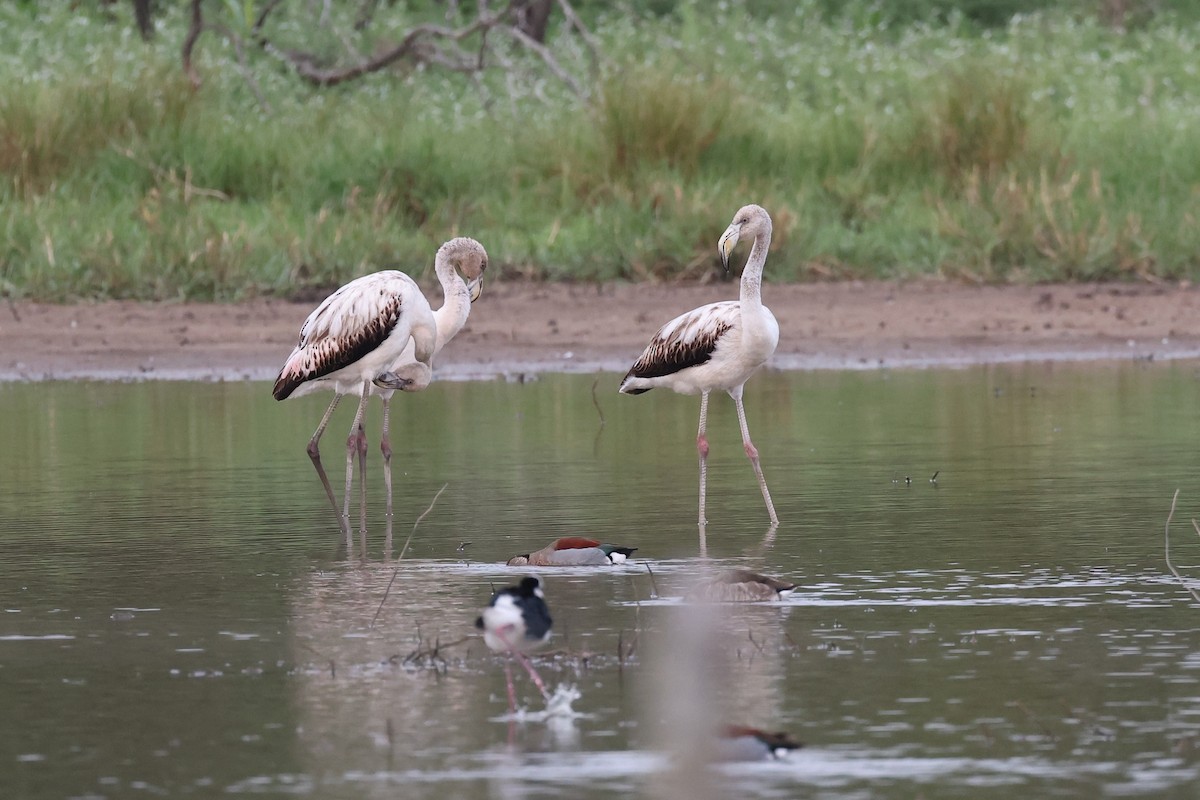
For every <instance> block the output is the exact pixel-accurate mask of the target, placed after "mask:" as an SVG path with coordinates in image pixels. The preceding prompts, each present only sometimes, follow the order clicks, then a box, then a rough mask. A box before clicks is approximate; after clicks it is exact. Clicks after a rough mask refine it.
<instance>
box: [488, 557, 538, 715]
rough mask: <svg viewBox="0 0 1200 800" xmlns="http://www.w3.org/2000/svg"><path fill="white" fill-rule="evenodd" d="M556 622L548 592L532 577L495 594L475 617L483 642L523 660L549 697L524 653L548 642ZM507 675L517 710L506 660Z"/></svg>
mask: <svg viewBox="0 0 1200 800" xmlns="http://www.w3.org/2000/svg"><path fill="white" fill-rule="evenodd" d="M553 624H554V621H553V620H552V619H551V618H550V609H549V607H548V606H547V605H546V596H545V593H543V592H542V582H541V581H540V580H538V579H537V578H534V577H532V576H530V577H527V578H523V579H522V580H521V582H520V584H518V585H516V586H509V587H506V588H504V589H501V590H500V591H498V592H496V593H495V594H494V595H492V599H491V602H489V603H488V604H487V607H486V608H485V609H483V613H482V614H480V616H479V618H478V619H476V620H475V627H476V628H478V629H479V630H481V631H483V642H484V644H486V645H487V646H488V648H490V649H491V650H494V651H495V652H498V653H508V654H509V655H511V656H512V657H514V658H516V659H517V660H518V661H520V662H521V666H523V667H525V671H526V672H528V673H529V677H530V679H532V680H533V682H534V684H535V685H536V686H537V687H538V690H539V691H541V693H542V696H543V697H546V698H548V697H549V693H548V692H547V691H546V684H545V683H543V682H542V678H541V676H540V675H538V674H537V670H535V669H534V668H533V665H532V664H530V663H529V659H528V658H526V657H525V654H526V653H528V652H531V651H533V650H536V649H537V648H539V647H541V646H542V645H543V644H545V643H546V642H547V641H549V639H550V628H551V626H552V625H553ZM504 678H505V683H506V688H507V689H508V708H509V710H510V711H515V710H516V707H517V696H516V691H515V690H514V689H513V680H512V669H511V668H510V666H509V663H508V661H505V662H504Z"/></svg>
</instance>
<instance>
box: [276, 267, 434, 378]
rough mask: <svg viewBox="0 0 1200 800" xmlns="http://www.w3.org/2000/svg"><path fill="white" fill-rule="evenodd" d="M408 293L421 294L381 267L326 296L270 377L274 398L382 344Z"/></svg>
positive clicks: (407, 281) (406, 279)
mask: <svg viewBox="0 0 1200 800" xmlns="http://www.w3.org/2000/svg"><path fill="white" fill-rule="evenodd" d="M411 292H416V293H417V294H420V289H419V288H418V287H417V284H416V282H414V281H413V279H412V278H410V277H408V276H407V275H405V274H404V273H403V272H399V271H397V270H385V271H383V272H376V273H373V274H371V275H366V276H363V277H361V278H358V279H356V280H353V281H351V282H350V283H347V284H346V285H345V286H343V287H341V288H340V289H338V290H337V291H336V292H334V293H333V294H331V295H329V297H327V298H325V300H324V301H322V303H321V305H319V306H317V308H316V310H315V311H313V312H312V313H311V314H309V315H308V319H306V320H305V321H304V325H302V326H301V328H300V341H299V342H298V343H297V345H296V349H295V350H293V351H292V354H291V355H290V356H289V357H288V360H287V362H286V363H285V364H284V365H283V369H281V370H280V371H279V377H277V378H276V379H275V387H274V389H273V392H272V393H273V394H274V395H275V399H276V400H285V399H287V397H288V396H289V395H291V393H292V392H294V391H295V390H296V388H297V387H298V386H300V385H301V384H303V383H306V382H308V381H311V380H316V379H317V378H321V377H323V376H325V375H329V374H330V373H333V372H337V371H338V370H340V369H343V368H345V367H348V366H350V365H351V364H353V363H354V362H356V361H358V360H359V359H360V358H362V357H363V356H365V355H366V354H368V353H370V352H371V351H373V350H375V349H376V348H377V347H379V346H380V345H381V344H383V342H384V341H385V340H386V339H387V338H388V336H389V335H390V334H391V332H392V330H393V329H394V328H395V327H396V324H397V323H398V322H399V321H400V318H401V316H403V314H404V313H405V297H406V296H409V293H411Z"/></svg>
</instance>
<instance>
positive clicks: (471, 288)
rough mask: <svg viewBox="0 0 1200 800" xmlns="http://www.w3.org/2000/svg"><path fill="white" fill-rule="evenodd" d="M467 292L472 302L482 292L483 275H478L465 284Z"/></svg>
mask: <svg viewBox="0 0 1200 800" xmlns="http://www.w3.org/2000/svg"><path fill="white" fill-rule="evenodd" d="M467 293H468V294H469V295H470V296H471V302H472V303H474V302H475V301H476V300H478V299H479V296H480V295H481V294H483V276H482V275H480V276H479V277H478V278H476V279H475V280H473V281H470V282H469V283H468V284H467Z"/></svg>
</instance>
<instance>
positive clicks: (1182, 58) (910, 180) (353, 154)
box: [0, 0, 1200, 299]
mask: <svg viewBox="0 0 1200 800" xmlns="http://www.w3.org/2000/svg"><path fill="white" fill-rule="evenodd" d="M335 5H337V4H335ZM352 5H354V4H348V5H347V6H346V7H347V8H349V7H350V6H352ZM302 6H303V4H301V5H298V6H296V7H295V8H296V9H300V8H302ZM768 6H769V7H768ZM826 6H827V4H826V3H824V2H823V0H806V1H805V2H801V3H800V4H799V5H794V4H782V5H779V4H776V5H775V6H770V4H766V5H764V4H763V3H761V2H759V3H753V2H749V0H738V1H736V2H732V3H730V4H728V6H727V7H725V8H724V9H723V10H713V7H712V6H710V5H709V4H701V3H698V2H697V3H693V2H688V1H687V0H679V1H678V2H675V3H673V4H669V6H667V7H664V9H663V10H662V13H661V14H660V15H654V14H647V15H646V16H644V17H640V18H637V19H634V18H631V17H630V16H629V15H628V14H619V13H613V14H611V15H607V14H606V13H605V12H603V11H599V10H594V9H593V12H594V14H596V15H597V16H596V18H595V19H594V20H593V30H594V33H595V35H596V36H597V37H598V39H599V40H600V42H601V44H602V47H603V49H604V51H605V52H606V54H607V55H608V57H609V58H610V59H611V64H610V66H609V67H608V68H607V69H606V70H605V71H604V73H603V74H602V75H601V76H600V78H599V81H598V83H597V84H596V85H595V90H596V91H595V99H594V101H593V102H590V103H587V104H584V103H581V102H578V101H577V100H575V99H574V98H573V97H571V96H570V95H569V94H568V93H567V92H566V91H565V90H564V89H563V88H562V87H561V86H559V85H558V84H556V83H555V82H554V81H553V80H552V79H549V78H547V77H546V76H545V74H544V72H542V71H539V67H538V64H537V63H536V62H533V61H529V62H526V61H522V60H521V59H520V58H519V57H516V56H514V58H516V63H517V66H518V68H519V69H520V70H521V72H520V73H519V75H518V77H519V78H520V79H519V80H516V81H512V82H508V81H506V80H505V78H504V76H502V75H500V74H494V75H491V76H489V77H488V78H487V79H485V82H484V85H483V90H482V91H480V89H479V88H477V87H475V86H473V85H471V84H470V83H468V82H467V81H465V80H463V79H461V78H460V77H458V76H452V75H445V74H439V73H437V72H435V71H429V72H419V73H407V74H405V73H395V74H386V75H383V74H381V75H376V76H372V77H370V78H368V79H365V80H363V81H360V82H358V83H356V84H353V85H348V86H343V87H339V88H337V89H330V90H312V89H309V88H306V87H304V86H302V85H300V84H299V83H298V82H297V81H296V80H295V79H294V78H292V77H291V76H290V75H289V74H288V73H287V71H286V70H284V69H281V68H280V67H279V66H278V64H277V63H276V62H273V61H270V60H267V59H266V57H265V56H259V55H254V56H253V57H252V58H251V59H250V61H249V68H250V70H251V73H252V75H253V78H254V86H253V87H252V86H251V85H250V83H249V82H248V81H247V80H246V78H245V77H244V75H243V71H242V69H241V68H240V67H239V64H238V62H237V59H236V56H235V54H234V52H233V51H232V48H231V47H229V46H228V44H227V43H224V42H223V41H221V40H220V39H219V37H215V36H212V35H208V34H206V37H205V38H204V39H203V40H202V42H201V46H200V48H199V49H198V51H197V53H198V62H197V63H198V67H199V69H200V71H201V73H202V74H203V75H204V77H205V82H204V85H203V86H202V87H201V88H200V89H198V90H194V89H193V88H192V87H191V86H190V84H188V83H187V81H186V80H185V79H184V77H183V75H182V74H181V71H180V69H179V66H178V46H179V42H180V40H181V38H182V35H183V32H184V30H185V27H186V26H185V24H184V20H183V19H182V17H181V16H179V14H180V12H179V11H178V10H174V11H172V10H167V13H166V15H165V16H164V17H163V18H162V19H161V20H160V31H159V36H158V37H157V41H156V42H154V43H152V44H149V45H147V44H143V43H142V42H141V41H140V40H138V39H137V38H136V37H135V36H134V35H133V33H132V30H131V29H130V26H129V25H128V23H127V21H123V20H122V21H113V20H110V19H108V18H106V17H104V16H102V15H100V14H99V13H96V14H91V15H89V14H88V13H85V12H83V11H80V10H75V11H72V10H71V9H70V8H69V6H68V5H66V4H63V5H61V7H60V6H57V5H56V6H55V7H54V8H52V9H50V10H44V9H40V8H37V6H33V7H28V6H0V291H2V292H5V293H10V294H15V295H20V296H27V297H34V298H40V299H71V298H79V297H94V296H109V297H141V298H177V297H189V298H217V299H228V298H237V297H241V296H245V295H248V294H262V293H265V294H280V295H289V294H292V293H295V292H300V291H308V289H309V288H310V287H329V286H332V285H335V284H337V283H340V282H342V281H344V280H346V279H348V278H350V277H352V276H354V275H356V274H360V273H362V272H365V271H368V270H370V269H376V268H379V267H381V266H385V265H398V266H400V267H402V268H404V269H407V270H409V271H410V272H412V273H414V274H418V275H425V276H428V275H429V272H430V270H431V261H432V254H433V252H434V250H435V249H436V247H437V246H438V244H440V243H441V242H442V241H443V240H445V239H446V238H449V237H450V236H454V235H458V234H469V235H473V236H476V237H477V238H479V239H480V240H481V241H482V242H484V244H485V245H486V246H487V247H488V250H489V253H490V254H491V256H492V261H493V263H494V264H495V265H496V266H497V267H498V268H499V269H501V270H504V271H505V272H507V273H508V274H510V275H520V276H528V277H537V278H555V279H583V280H608V279H628V280H646V279H654V280H670V279H676V278H679V277H690V278H695V277H700V276H704V275H706V274H709V273H710V272H711V271H712V270H713V269H714V268H715V267H716V264H717V260H716V252H715V237H716V235H717V234H719V232H720V231H721V230H723V228H724V226H725V225H726V224H727V223H728V220H729V218H730V216H731V215H732V213H733V212H734V211H735V210H736V209H737V207H738V206H740V205H742V204H744V203H746V202H752V201H753V202H760V203H762V204H764V205H765V206H767V207H768V208H769V209H770V210H771V212H772V214H773V216H774V218H775V223H776V235H775V238H774V245H773V246H774V250H775V252H774V254H773V256H772V259H771V262H770V267H769V275H768V277H769V279H782V280H793V279H821V278H839V277H850V276H853V277H899V276H907V275H914V274H942V275H947V276H952V277H960V278H966V279H969V280H980V281H1014V280H1016V281H1041V280H1058V279H1093V278H1102V277H1103V278H1119V277H1130V278H1189V279H1193V280H1194V279H1196V278H1197V276H1200V159H1198V158H1196V154H1197V153H1200V75H1198V74H1197V72H1198V62H1197V60H1196V57H1195V56H1196V52H1197V49H1198V48H1200V25H1198V24H1197V23H1196V22H1195V21H1192V22H1187V21H1184V20H1182V19H1180V18H1179V17H1172V16H1169V15H1161V16H1158V17H1151V18H1148V20H1147V21H1145V22H1144V23H1142V24H1140V25H1139V26H1138V27H1137V28H1136V29H1134V30H1131V31H1124V30H1121V29H1119V28H1114V27H1111V26H1109V25H1106V24H1103V23H1102V22H1101V21H1099V20H1097V19H1093V18H1091V17H1087V16H1082V15H1079V14H1077V13H1070V14H1068V13H1065V12H1064V13H1055V12H1045V13H1041V14H1037V15H1032V16H1027V17H1022V18H1019V19H1017V20H1015V21H1013V22H1012V23H1010V24H1009V25H1008V26H1007V27H1003V28H1000V29H981V28H978V27H976V26H975V25H973V24H972V23H970V22H969V21H964V19H963V18H961V17H955V16H953V15H951V16H950V17H948V18H947V19H945V20H943V21H941V22H938V23H936V24H930V23H925V22H912V23H909V24H906V25H903V26H898V27H897V26H888V25H885V24H884V23H883V22H881V21H880V18H879V17H878V16H877V15H873V14H872V13H871V9H872V8H874V7H875V6H873V5H871V4H850V6H849V10H847V11H846V12H845V13H843V14H840V15H835V14H833V13H831V12H830V11H829V10H828V8H827V7H826ZM31 8H32V9H37V10H36V11H34V10H31ZM214 8H216V7H214ZM439 9H440V7H439ZM764 9H766V10H764ZM438 13H442V11H441V10H439V11H438ZM764 15H766V16H764ZM379 19H380V20H384V19H385V17H384V15H383V14H382V13H381V15H380V17H379ZM389 19H391V18H389ZM766 19H769V21H770V24H765V22H764V20H766ZM283 20H284V22H283V25H284V29H283V30H282V31H280V35H281V36H283V37H285V38H286V37H290V40H291V41H297V42H302V41H305V39H306V37H308V36H310V34H309V33H308V32H307V31H306V29H305V27H304V24H303V23H304V20H303V18H302V17H300V16H297V17H296V18H294V19H293V18H286V17H285V18H283ZM408 21H411V20H408ZM229 22H230V25H231V26H232V25H233V24H234V23H233V21H229ZM405 23H406V20H404V19H402V18H399V17H397V18H395V19H394V20H392V21H390V22H388V24H390V25H393V26H395V27H397V28H399V27H403V25H404V24H405ZM378 24H379V25H383V24H384V23H383V22H380V23H378ZM347 27H348V26H347ZM387 33H388V30H387V28H386V27H385V28H384V29H383V30H381V31H377V35H378V36H379V37H380V38H386V35H387ZM321 35H322V36H324V37H325V38H327V39H330V41H331V42H332V44H330V43H326V42H325V41H324V40H322V45H321V46H322V47H326V46H328V47H335V46H336V45H337V42H336V37H329V35H328V32H324V33H322V34H321ZM550 45H551V47H552V48H553V49H554V52H556V53H557V54H558V55H559V57H560V59H561V60H562V61H563V63H565V64H567V65H569V66H570V67H571V68H573V69H575V70H576V71H577V72H579V73H580V74H581V75H582V74H583V73H584V72H585V68H584V67H583V66H582V64H583V62H582V61H581V60H579V59H578V58H577V56H578V54H579V53H580V52H581V45H580V43H579V42H578V40H577V39H576V38H573V37H571V36H568V35H565V34H563V33H562V32H559V33H558V34H557V35H555V36H552V39H551V42H550ZM364 46H365V45H364ZM257 94H261V95H262V96H263V97H264V98H265V99H266V100H267V102H268V104H269V109H267V108H264V107H262V106H261V104H260V102H259V100H258V97H257Z"/></svg>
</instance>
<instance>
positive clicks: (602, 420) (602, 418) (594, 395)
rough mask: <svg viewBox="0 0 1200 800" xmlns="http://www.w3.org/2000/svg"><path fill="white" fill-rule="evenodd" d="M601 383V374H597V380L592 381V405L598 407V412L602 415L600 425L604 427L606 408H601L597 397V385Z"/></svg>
mask: <svg viewBox="0 0 1200 800" xmlns="http://www.w3.org/2000/svg"><path fill="white" fill-rule="evenodd" d="M599 383H600V376H599V375H597V376H596V380H594V381H592V405H594V406H595V407H596V413H597V414H599V415H600V427H601V428H603V427H604V409H602V408H600V401H599V400H597V399H596V386H597V384H599Z"/></svg>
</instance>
